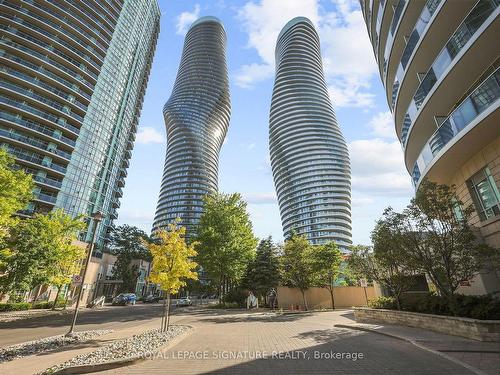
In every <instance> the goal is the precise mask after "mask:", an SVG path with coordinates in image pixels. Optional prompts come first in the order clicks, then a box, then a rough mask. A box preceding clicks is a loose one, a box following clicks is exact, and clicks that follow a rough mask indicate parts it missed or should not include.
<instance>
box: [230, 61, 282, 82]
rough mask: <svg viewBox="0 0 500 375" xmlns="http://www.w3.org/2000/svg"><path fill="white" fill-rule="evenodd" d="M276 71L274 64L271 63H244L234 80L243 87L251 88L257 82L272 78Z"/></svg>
mask: <svg viewBox="0 0 500 375" xmlns="http://www.w3.org/2000/svg"><path fill="white" fill-rule="evenodd" d="M273 73H274V66H273V65H270V64H256V63H253V64H247V65H243V66H242V67H241V68H240V69H239V70H238V72H237V73H236V75H235V76H234V80H235V82H236V85H238V86H239V87H243V88H251V87H253V85H254V84H255V83H257V82H260V81H264V80H266V79H268V78H271V77H272V76H273Z"/></svg>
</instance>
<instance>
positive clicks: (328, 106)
mask: <svg viewBox="0 0 500 375" xmlns="http://www.w3.org/2000/svg"><path fill="white" fill-rule="evenodd" d="M269 150H270V154H271V167H272V171H273V177H274V184H275V187H276V192H277V196H278V202H279V208H280V213H281V221H282V226H283V232H284V236H285V238H288V237H289V236H290V235H291V234H292V233H296V234H300V235H305V236H306V237H307V238H308V240H309V241H310V243H312V244H323V243H326V242H330V241H334V242H336V243H337V244H338V245H339V247H340V248H341V249H342V250H344V251H346V250H347V249H348V246H350V245H351V244H352V241H351V181H350V163H349V154H348V150H347V145H346V142H345V140H344V137H343V136H342V133H341V131H340V128H339V126H338V124H337V120H336V118H335V113H334V111H333V108H332V103H331V101H330V98H329V96H328V89H327V86H326V83H325V78H324V74H323V66H322V60H321V53H320V42H319V37H318V34H317V32H316V30H315V29H314V26H313V24H312V23H311V21H310V20H309V19H307V18H304V17H297V18H294V19H293V20H291V21H290V22H288V23H287V24H286V26H285V27H284V28H283V30H282V31H281V33H280V35H279V37H278V40H277V45H276V77H275V82H274V89H273V95H272V101H271V110H270V119H269Z"/></svg>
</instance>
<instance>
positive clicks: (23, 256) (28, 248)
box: [0, 210, 85, 294]
mask: <svg viewBox="0 0 500 375" xmlns="http://www.w3.org/2000/svg"><path fill="white" fill-rule="evenodd" d="M84 227H85V224H84V223H83V221H82V220H81V218H80V217H78V218H72V217H71V216H69V215H67V214H65V213H64V212H63V211H62V210H55V211H52V212H50V213H48V214H37V215H35V216H33V217H32V218H29V219H25V220H21V221H20V222H19V223H18V224H17V225H16V226H15V227H14V228H13V229H12V230H11V236H10V237H9V239H8V241H7V243H8V245H9V246H8V249H7V250H4V251H3V252H2V254H1V257H2V263H3V264H4V267H3V269H2V272H3V274H2V275H1V276H0V288H1V289H0V290H1V291H2V292H3V293H12V294H21V293H24V292H28V291H29V290H31V289H32V288H34V287H35V286H37V285H40V284H44V283H52V284H54V285H56V286H61V285H64V284H65V283H68V282H69V278H70V277H71V276H72V275H73V273H74V272H75V271H77V270H78V262H79V260H80V259H81V257H82V250H81V249H79V248H78V247H77V246H76V245H74V241H75V240H76V238H77V234H78V232H79V231H81V230H82V229H84Z"/></svg>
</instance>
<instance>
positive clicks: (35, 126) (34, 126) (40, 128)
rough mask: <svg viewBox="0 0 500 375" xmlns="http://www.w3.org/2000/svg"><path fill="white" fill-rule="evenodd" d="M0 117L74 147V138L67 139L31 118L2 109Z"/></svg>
mask: <svg viewBox="0 0 500 375" xmlns="http://www.w3.org/2000/svg"><path fill="white" fill-rule="evenodd" d="M0 119H3V120H7V121H9V122H11V123H16V124H18V125H21V126H22V127H24V128H27V129H31V130H34V131H36V132H39V133H43V134H45V135H48V136H50V137H52V138H55V139H57V140H59V141H61V142H63V143H65V144H67V145H70V146H72V147H75V144H76V142H75V141H74V140H72V139H69V138H68V137H65V136H64V135H61V134H59V133H58V132H56V131H54V129H52V128H49V127H48V126H45V125H41V124H39V123H37V122H35V121H33V120H27V119H24V118H22V116H19V115H17V116H16V115H13V114H11V113H9V112H4V111H0Z"/></svg>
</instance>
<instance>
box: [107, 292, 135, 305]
mask: <svg viewBox="0 0 500 375" xmlns="http://www.w3.org/2000/svg"><path fill="white" fill-rule="evenodd" d="M136 300H137V296H136V295H135V294H134V293H120V294H118V295H117V296H116V297H115V298H113V302H112V305H114V306H116V305H119V306H125V305H128V304H129V303H131V304H132V305H135V301H136Z"/></svg>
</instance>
